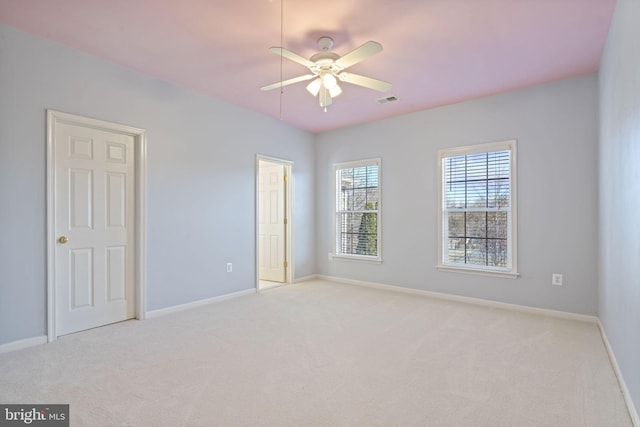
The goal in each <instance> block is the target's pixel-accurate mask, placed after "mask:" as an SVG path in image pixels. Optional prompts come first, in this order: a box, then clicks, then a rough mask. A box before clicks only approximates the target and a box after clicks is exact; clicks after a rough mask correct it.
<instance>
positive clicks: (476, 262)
mask: <svg viewBox="0 0 640 427" xmlns="http://www.w3.org/2000/svg"><path fill="white" fill-rule="evenodd" d="M514 156H515V141H508V142H505V143H495V144H486V145H481V146H473V147H465V148H461V149H453V150H445V151H442V152H441V153H440V162H441V172H442V174H441V189H442V194H441V200H440V206H441V210H442V224H441V227H440V238H441V242H442V251H441V253H442V258H441V260H440V263H441V265H444V266H454V267H455V266H459V267H472V268H476V267H479V268H483V269H489V270H495V271H507V272H512V271H515V268H514V265H513V261H514V258H515V256H514V254H515V247H514V241H515V240H514V238H513V237H514V233H513V229H512V224H513V221H512V219H513V217H512V215H513V211H514V209H513V201H514V200H515V199H514V197H513V191H514V187H513V182H514V171H513V165H515V162H514V161H513V160H514Z"/></svg>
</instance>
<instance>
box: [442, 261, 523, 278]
mask: <svg viewBox="0 0 640 427" xmlns="http://www.w3.org/2000/svg"><path fill="white" fill-rule="evenodd" d="M436 268H437V269H438V270H439V271H444V272H449V273H462V274H473V275H476V276H490V277H503V278H509V279H517V278H518V277H519V276H520V273H518V272H514V271H498V270H486V269H483V268H471V267H454V266H452V265H442V264H440V265H437V266H436Z"/></svg>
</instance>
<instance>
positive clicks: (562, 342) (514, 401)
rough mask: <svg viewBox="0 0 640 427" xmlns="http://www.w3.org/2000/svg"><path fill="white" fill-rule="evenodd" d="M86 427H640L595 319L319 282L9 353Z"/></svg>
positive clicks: (8, 388) (37, 388)
mask: <svg viewBox="0 0 640 427" xmlns="http://www.w3.org/2000/svg"><path fill="white" fill-rule="evenodd" d="M0 402H2V403H47V404H52V403H69V404H70V405H71V406H70V412H71V425H72V426H74V427H77V426H456V427H458V426H473V427H479V426H492V427H493V426H517V427H527V426H536V427H538V426H544V427H552V426H562V427H568V426H603V427H615V426H631V420H630V418H629V415H628V413H627V409H626V406H625V403H624V400H623V397H622V394H621V392H620V388H619V385H618V383H617V381H616V378H615V375H614V372H613V369H612V366H611V363H610V361H609V359H608V357H607V354H606V351H605V348H604V345H603V343H602V340H601V337H600V335H599V332H598V327H597V325H595V324H592V323H585V322H580V321H572V320H563V319H557V318H550V317H544V316H539V315H533V314H525V313H520V312H513V311H507V310H501V309H495V308H488V307H482V306H474V305H468V304H463V303H456V302H448V301H442V300H437V299H431V298H427V297H421V296H416V295H408V294H402V293H396V292H389V291H384V290H378V289H369V288H363V287H356V286H349V285H344V284H335V283H330V282H325V281H311V282H306V283H304V284H299V285H288V286H281V287H277V288H274V289H269V290H267V291H264V292H261V293H258V294H255V295H247V296H243V297H240V298H236V299H233V300H227V301H223V302H219V303H215V304H211V305H208V306H204V307H200V308H196V309H193V310H189V311H185V312H181V313H176V314H172V315H167V316H164V317H159V318H154V319H150V320H145V321H129V322H123V323H119V324H115V325H111V326H106V327H102V328H97V329H93V330H89V331H84V332H80V333H77V334H72V335H68V336H65V337H61V338H60V339H59V340H58V341H56V342H55V343H52V344H47V345H42V346H38V347H33V348H29V349H25V350H20V351H16V352H12V353H6V354H0Z"/></svg>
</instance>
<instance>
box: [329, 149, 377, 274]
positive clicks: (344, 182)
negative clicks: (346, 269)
mask: <svg viewBox="0 0 640 427" xmlns="http://www.w3.org/2000/svg"><path fill="white" fill-rule="evenodd" d="M334 170H335V178H336V182H335V189H336V192H335V227H336V228H335V255H334V256H335V257H339V258H351V259H359V260H363V261H377V262H380V261H381V259H382V257H381V254H380V249H381V244H380V224H381V221H380V159H372V160H363V161H359V162H350V163H340V164H336V165H335V166H334Z"/></svg>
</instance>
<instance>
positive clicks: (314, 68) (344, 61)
mask: <svg viewBox="0 0 640 427" xmlns="http://www.w3.org/2000/svg"><path fill="white" fill-rule="evenodd" d="M318 45H319V46H320V49H321V51H320V52H319V53H316V54H315V55H313V56H312V57H311V58H310V59H306V58H304V57H302V56H300V55H298V54H297V53H294V52H291V51H290V50H287V49H285V48H283V47H272V48H269V50H270V51H271V52H273V53H275V54H276V55H281V56H282V57H283V58H287V59H290V60H292V61H294V62H297V63H298V64H302V65H304V66H305V67H307V68H308V69H309V71H311V74H305V75H303V76H299V77H294V78H292V79H288V80H284V81H282V82H277V83H273V84H270V85H267V86H263V87H261V88H260V89H261V90H272V89H277V88H280V87H283V86H287V85H290V84H294V83H299V82H304V81H308V80H312V79H313V81H312V82H311V83H309V84H308V85H307V90H308V91H309V92H310V93H311V94H312V95H313V96H318V95H319V99H320V107H322V108H324V111H327V106H329V105H331V102H332V99H333V98H335V97H336V96H338V95H340V94H341V93H342V89H341V88H340V86H339V85H338V80H340V81H341V82H345V83H351V84H354V85H358V86H362V87H366V88H369V89H374V90H378V91H380V92H386V91H388V90H391V83H388V82H385V81H382V80H378V79H373V78H371V77H366V76H361V75H359V74H354V73H348V72H346V71H344V70H345V69H347V68H349V67H351V66H352V65H355V64H357V63H359V62H361V61H364V60H365V59H367V58H368V57H370V56H372V55H375V54H376V53H378V52H381V51H382V45H381V44H380V43H378V42H374V41H368V42H366V43H365V44H363V45H362V46H360V47H358V48H356V49H354V50H352V51H351V52H349V53H347V54H346V55H344V56H340V55H338V54H337V53H334V52H331V48H332V47H333V39H332V38H331V37H320V39H319V40H318Z"/></svg>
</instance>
